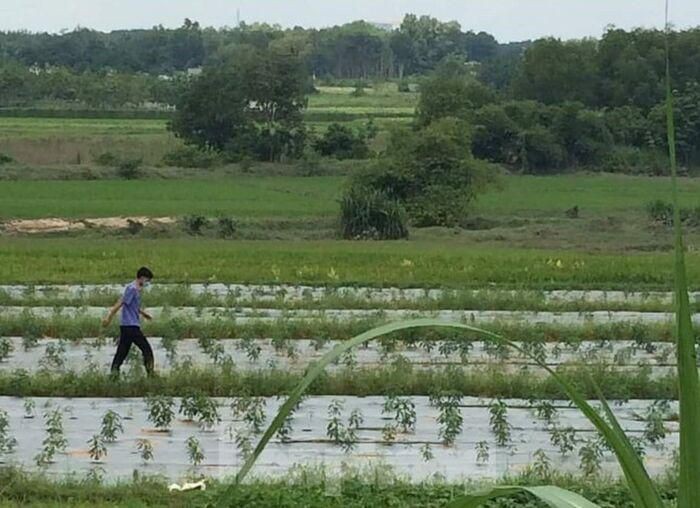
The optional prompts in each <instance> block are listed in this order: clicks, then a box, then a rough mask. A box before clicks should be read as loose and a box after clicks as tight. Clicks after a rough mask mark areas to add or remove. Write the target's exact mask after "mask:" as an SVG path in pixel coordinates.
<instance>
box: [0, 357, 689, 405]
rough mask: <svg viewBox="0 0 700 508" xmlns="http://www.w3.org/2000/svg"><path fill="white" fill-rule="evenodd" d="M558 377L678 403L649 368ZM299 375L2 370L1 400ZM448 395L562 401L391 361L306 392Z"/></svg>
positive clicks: (496, 378) (279, 387)
mask: <svg viewBox="0 0 700 508" xmlns="http://www.w3.org/2000/svg"><path fill="white" fill-rule="evenodd" d="M557 371H558V372H559V374H560V376H562V377H563V378H565V379H567V380H568V381H569V382H570V384H572V385H574V386H575V387H577V388H578V389H579V390H580V391H581V392H582V393H585V394H587V395H588V396H589V397H595V396H596V390H595V388H594V385H593V379H595V381H596V383H597V384H599V385H600V387H601V389H602V390H603V393H604V394H605V395H606V396H607V397H608V398H609V399H611V400H612V399H616V400H625V399H630V398H650V399H676V398H677V396H678V393H677V390H678V380H677V378H676V376H675V374H673V373H668V374H666V375H657V374H655V373H654V371H653V369H652V368H651V367H649V366H646V367H634V368H630V369H623V370H620V369H619V368H616V367H614V366H611V365H605V364H597V363H590V364H586V365H570V366H569V365H562V366H560V367H558V368H557ZM301 376H302V373H301V372H298V371H290V370H289V369H286V368H274V367H264V368H260V369H258V370H249V371H246V370H241V369H238V368H236V367H235V366H234V365H232V364H229V363H223V364H219V365H216V364H209V365H205V366H197V365H192V364H191V363H189V362H182V363H181V364H178V365H177V366H175V367H172V368H171V369H170V370H167V371H165V372H160V373H158V375H157V376H155V377H146V376H145V375H144V373H143V368H142V367H141V366H140V364H139V362H137V361H135V362H132V363H131V364H130V366H125V367H124V368H123V372H122V374H121V377H120V378H119V379H115V378H114V377H113V376H111V375H110V374H109V372H108V371H107V369H104V368H92V369H88V370H81V371H71V370H62V371H49V370H44V369H41V370H38V371H35V372H31V373H30V372H29V371H27V370H24V369H15V370H12V371H9V370H4V371H0V395H6V396H50V397H56V396H63V397H139V396H143V395H145V394H149V393H159V394H169V395H173V396H179V395H182V394H183V392H184V391H187V390H190V389H197V390H200V391H201V392H203V393H206V394H207V395H211V396H223V397H226V396H235V395H238V394H243V393H248V394H251V395H258V396H273V395H281V394H286V393H289V392H290V390H291V389H292V388H293V387H294V386H296V385H297V384H298V383H299V382H300V381H301ZM441 390H450V391H453V392H455V393H459V394H462V395H471V396H480V397H519V398H530V397H535V398H549V399H553V398H561V397H563V396H564V395H565V394H564V393H563V392H562V390H561V388H560V386H559V385H558V384H557V383H556V382H555V381H553V379H552V378H551V377H547V376H542V374H541V371H540V369H539V368H537V367H529V368H516V369H512V371H509V369H503V368H502V367H501V366H500V365H499V364H489V365H482V366H474V367H470V368H463V367H461V366H458V365H451V366H444V367H439V368H425V367H416V366H414V365H412V364H411V363H409V362H407V361H405V360H400V359H397V360H395V361H394V362H387V363H385V364H384V366H383V367H382V368H376V367H361V366H350V367H348V366H341V367H338V368H336V369H332V370H330V371H328V372H326V373H324V374H323V375H321V376H320V377H319V378H317V379H316V380H315V381H314V382H313V383H312V384H311V386H310V387H309V389H308V393H310V394H314V395H356V396H369V395H388V394H396V395H430V394H433V393H436V392H439V391H441Z"/></svg>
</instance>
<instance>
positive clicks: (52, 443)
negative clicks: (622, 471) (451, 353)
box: [0, 393, 678, 480]
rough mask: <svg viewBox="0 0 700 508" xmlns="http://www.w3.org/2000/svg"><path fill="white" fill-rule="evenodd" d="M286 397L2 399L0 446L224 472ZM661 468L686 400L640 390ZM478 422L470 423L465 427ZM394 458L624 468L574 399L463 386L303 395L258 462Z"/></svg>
mask: <svg viewBox="0 0 700 508" xmlns="http://www.w3.org/2000/svg"><path fill="white" fill-rule="evenodd" d="M280 403H281V401H280V399H279V398H277V399H265V398H260V397H249V396H246V397H238V398H234V399H214V398H210V397H207V396H204V395H202V394H200V393H192V394H190V395H187V396H184V397H182V398H179V399H173V398H171V397H168V396H162V395H160V396H149V397H146V398H145V399H144V400H134V399H130V400H118V401H116V400H104V399H93V400H90V399H78V400H67V399H41V400H36V399H24V400H19V399H3V400H2V407H3V408H4V409H3V410H0V454H2V455H3V456H4V457H5V460H6V461H11V462H12V463H13V464H15V465H19V466H28V465H29V464H31V463H32V462H33V463H34V464H35V465H36V467H39V468H43V469H47V470H48V469H51V470H58V471H76V470H81V469H82V470H85V469H89V468H91V467H95V466H96V465H97V466H99V467H100V468H102V470H104V471H107V472H108V473H109V476H110V477H112V478H124V477H126V476H130V475H131V473H132V471H133V469H134V467H135V466H141V467H144V468H145V469H146V470H147V471H149V472H152V473H160V474H164V475H165V476H167V477H170V478H176V477H178V476H180V475H182V474H183V473H184V472H185V471H187V470H188V469H189V468H190V467H193V468H196V471H197V472H198V473H200V474H205V475H207V476H214V477H216V476H223V475H224V474H226V473H230V472H231V470H232V469H233V468H235V467H237V466H240V464H241V462H242V460H244V459H245V458H246V457H247V456H248V455H249V454H250V453H251V452H252V448H253V447H254V445H255V443H256V442H257V439H259V437H260V435H261V434H262V432H263V431H264V430H265V428H266V426H267V424H268V423H269V415H274V414H275V413H276V411H277V409H278V407H279V404H280ZM615 412H616V415H617V417H618V418H619V420H620V422H621V425H622V426H623V427H624V428H625V430H626V431H627V432H628V433H629V435H631V436H632V439H633V443H634V444H635V447H636V448H637V449H638V450H639V451H640V452H641V453H642V454H643V455H645V456H646V457H647V459H648V463H649V465H651V466H652V470H653V471H654V472H662V471H663V470H664V469H665V468H666V467H668V466H669V465H670V464H671V458H672V455H673V451H674V450H675V449H676V448H677V444H678V434H677V424H676V423H675V422H674V421H673V420H674V419H675V418H677V407H676V404H673V403H669V402H665V401H630V402H629V403H627V404H623V405H620V406H618V407H616V409H615ZM466 430H468V432H465V431H466ZM378 462H381V463H384V464H388V465H390V466H393V467H394V468H395V469H397V470H398V471H400V472H402V473H407V474H409V475H410V476H411V477H412V478H413V479H425V478H427V477H428V476H430V475H431V474H434V473H436V472H437V473H439V474H440V475H441V476H442V477H444V478H447V479H450V480H455V479H457V478H461V477H467V476H468V477H490V478H500V477H502V476H504V475H507V474H509V473H512V472H513V471H517V470H520V469H522V468H523V467H524V466H527V465H530V464H533V463H537V466H536V467H540V468H542V467H545V464H547V465H549V467H555V468H557V469H558V470H568V471H576V470H577V468H580V469H581V470H582V471H583V472H584V473H585V474H586V475H587V476H595V475H597V474H598V473H600V472H601V471H602V470H605V471H607V472H612V473H616V474H617V473H619V471H618V470H617V467H616V463H615V460H614V458H613V457H612V454H611V453H610V452H609V450H608V449H607V447H606V446H605V445H604V440H602V439H601V438H600V437H599V436H598V434H597V432H596V431H595V429H594V428H593V426H592V425H591V424H590V423H589V422H588V421H587V420H586V419H585V418H584V417H583V416H582V415H581V414H580V413H579V412H578V410H577V409H575V408H570V407H568V405H566V404H564V403H562V402H555V403H552V402H549V401H542V400H539V401H538V400H532V401H524V400H506V399H494V400H490V401H484V400H479V399H465V398H463V397H461V396H460V395H456V394H454V393H442V394H436V395H434V396H431V397H430V398H426V397H397V396H390V397H384V398H379V397H370V398H352V397H343V398H337V397H313V398H309V399H306V400H304V401H303V402H302V403H301V404H300V405H299V406H298V407H297V408H296V409H295V412H294V413H293V415H292V416H291V417H290V418H288V419H287V420H286V422H285V425H284V426H283V427H282V428H281V429H280V431H279V432H278V433H277V435H276V437H275V440H274V441H273V443H272V444H271V446H269V447H268V448H266V450H265V452H264V453H263V455H262V456H261V457H260V461H259V467H258V472H259V473H263V474H283V473H286V472H287V471H288V470H289V469H290V468H291V467H292V466H293V465H294V464H297V463H306V464H309V463H316V464H319V465H324V466H330V467H331V468H339V467H340V466H341V465H342V464H343V463H354V464H355V465H363V464H367V463H369V464H377V463H378Z"/></svg>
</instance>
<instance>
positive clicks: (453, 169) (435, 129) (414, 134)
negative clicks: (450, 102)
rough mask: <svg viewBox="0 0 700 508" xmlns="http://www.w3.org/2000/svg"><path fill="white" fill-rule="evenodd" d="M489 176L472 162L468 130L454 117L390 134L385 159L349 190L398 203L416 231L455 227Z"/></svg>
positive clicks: (357, 177) (489, 171) (484, 168)
mask: <svg viewBox="0 0 700 508" xmlns="http://www.w3.org/2000/svg"><path fill="white" fill-rule="evenodd" d="M492 175H493V173H492V168H491V167H490V166H489V165H488V164H487V163H484V162H482V161H478V160H476V159H474V158H473V157H472V154H471V150H470V142H469V129H468V127H467V126H466V125H465V124H464V122H463V121H460V120H458V119H455V118H443V119H440V120H437V121H435V122H433V123H431V124H430V125H428V126H427V127H425V128H423V129H421V130H409V129H398V130H395V131H393V133H392V135H391V139H390V141H389V147H388V148H387V152H386V154H385V157H384V158H382V159H380V160H379V161H378V162H377V163H376V164H375V165H373V166H372V167H370V168H368V169H365V170H364V171H361V172H360V173H358V174H356V175H355V176H354V177H353V178H352V183H351V188H352V189H357V188H360V189H362V188H364V189H368V190H371V191H376V192H379V193H381V194H382V195H383V196H386V198H388V199H389V200H395V201H397V202H399V203H402V204H403V205H404V206H405V208H406V210H407V213H408V215H409V217H410V219H411V221H412V222H413V224H415V225H417V226H435V225H440V226H453V225H455V224H457V223H459V221H460V220H462V219H463V218H464V217H465V216H466V214H467V212H468V210H469V205H470V204H471V202H472V201H473V199H474V198H475V197H476V195H477V194H478V192H479V191H480V190H482V188H483V187H484V184H485V182H486V181H488V180H489V178H490V177H491V176H492Z"/></svg>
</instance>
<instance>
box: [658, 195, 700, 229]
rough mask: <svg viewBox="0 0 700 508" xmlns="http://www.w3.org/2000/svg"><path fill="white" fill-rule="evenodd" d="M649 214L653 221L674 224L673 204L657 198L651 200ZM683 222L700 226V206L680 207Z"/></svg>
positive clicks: (668, 224)
mask: <svg viewBox="0 0 700 508" xmlns="http://www.w3.org/2000/svg"><path fill="white" fill-rule="evenodd" d="M646 209H647V215H648V216H649V219H651V220H652V221H653V222H658V223H660V224H663V225H664V226H672V225H673V204H671V203H669V202H667V201H664V200H663V199H657V200H654V201H651V202H650V203H648V204H647V206H646ZM680 216H681V222H682V223H683V224H686V225H688V226H693V227H697V226H700V206H696V207H695V208H681V209H680Z"/></svg>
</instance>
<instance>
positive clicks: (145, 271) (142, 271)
mask: <svg viewBox="0 0 700 508" xmlns="http://www.w3.org/2000/svg"><path fill="white" fill-rule="evenodd" d="M140 277H146V278H147V279H152V278H153V272H152V271H151V270H149V269H148V268H146V267H145V266H142V267H141V268H139V271H138V272H136V278H137V279H138V278H140Z"/></svg>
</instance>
